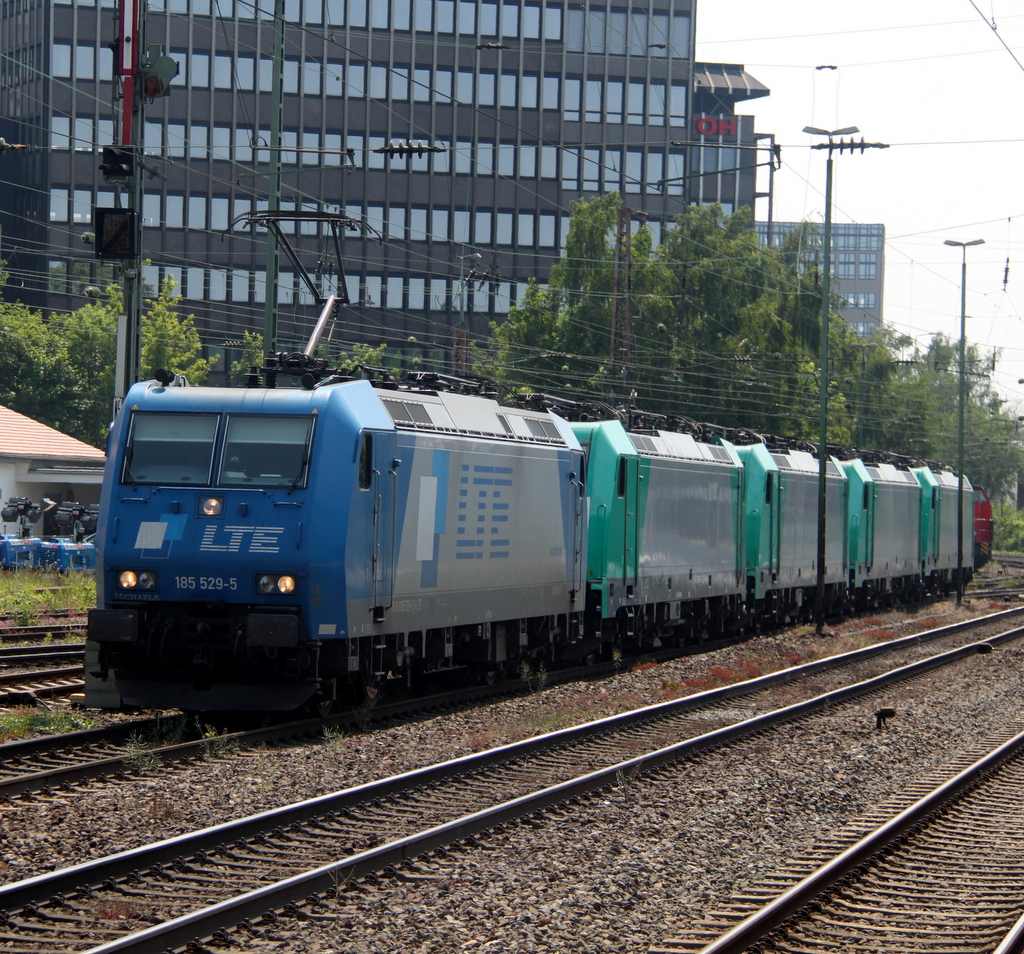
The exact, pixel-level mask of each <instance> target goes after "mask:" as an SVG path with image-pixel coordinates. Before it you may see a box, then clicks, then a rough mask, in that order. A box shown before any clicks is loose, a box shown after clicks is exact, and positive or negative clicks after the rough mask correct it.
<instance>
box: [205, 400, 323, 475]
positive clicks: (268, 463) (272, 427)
mask: <svg viewBox="0 0 1024 954" xmlns="http://www.w3.org/2000/svg"><path fill="white" fill-rule="evenodd" d="M312 433H313V418H311V417H263V416H257V415H242V414H232V415H231V416H230V417H229V418H228V427H227V435H226V436H225V438H224V455H223V458H222V459H221V465H220V479H219V480H218V481H217V483H218V484H219V485H220V486H221V487H250V486H252V487H287V488H288V489H289V490H296V489H299V488H303V487H305V486H306V478H307V476H308V473H309V445H310V438H311V436H312Z"/></svg>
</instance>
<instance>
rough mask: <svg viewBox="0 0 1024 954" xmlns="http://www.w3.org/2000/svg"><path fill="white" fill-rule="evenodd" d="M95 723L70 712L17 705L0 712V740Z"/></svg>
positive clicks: (89, 725) (75, 729) (72, 729)
mask: <svg viewBox="0 0 1024 954" xmlns="http://www.w3.org/2000/svg"><path fill="white" fill-rule="evenodd" d="M95 724H96V723H95V722H93V720H92V719H87V718H84V717H82V716H80V715H77V714H75V713H72V712H67V711H65V710H62V709H55V710H53V711H52V712H48V711H45V710H43V709H30V708H28V707H19V708H17V709H12V710H11V711H10V712H3V713H0V742H13V741H15V740H17V739H28V738H32V737H33V736H37V735H54V734H58V733H61V732H75V731H77V730H78V729H91V728H92V727H93V726H94V725H95Z"/></svg>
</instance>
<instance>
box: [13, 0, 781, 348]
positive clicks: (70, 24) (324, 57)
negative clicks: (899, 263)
mask: <svg viewBox="0 0 1024 954" xmlns="http://www.w3.org/2000/svg"><path fill="white" fill-rule="evenodd" d="M694 7H695V0H649V2H645V3H640V2H632V3H630V2H625V3H622V4H621V5H617V4H614V3H613V2H611V0H609V2H608V3H607V5H605V4H600V5H598V4H588V5H586V6H580V5H566V4H565V3H564V2H556V0H541V2H524V0H518V2H501V0H376V2H369V0H286V2H285V4H284V14H285V15H284V21H285V22H284V59H283V63H282V83H283V96H284V123H283V133H282V152H281V159H282V163H283V167H282V168H283V175H282V183H283V185H282V192H281V196H280V200H279V207H280V208H282V209H285V210H295V211H297V212H300V211H304V210H311V211H320V212H323V211H327V212H335V213H344V214H347V215H349V216H352V217H353V218H359V219H365V220H366V221H367V222H368V223H369V224H370V225H371V226H373V228H374V229H376V230H377V231H378V232H379V233H380V240H379V241H378V240H374V239H371V238H364V237H359V236H350V237H347V238H345V240H344V242H343V250H344V256H345V275H346V279H347V288H348V293H349V296H350V298H351V303H350V304H349V305H346V306H344V307H343V308H342V309H341V315H340V320H339V322H338V324H337V326H336V329H335V332H334V337H335V340H336V341H345V342H349V341H357V340H358V341H364V342H367V343H370V344H376V343H379V342H382V341H384V342H387V343H388V345H389V348H390V350H391V351H392V352H400V353H403V354H404V355H406V356H414V355H420V356H422V357H424V358H426V359H428V360H430V361H432V362H435V363H437V364H441V363H443V362H446V361H448V360H449V359H450V356H451V353H452V349H453V344H454V341H455V338H456V333H455V329H456V327H457V326H460V325H463V324H464V325H465V326H467V327H468V329H469V332H470V334H473V335H480V334H485V333H486V331H487V329H488V326H489V323H490V322H491V321H494V320H500V318H501V316H502V315H503V314H506V313H507V312H508V309H509V307H510V306H511V305H512V304H514V303H515V302H516V301H517V299H518V296H519V295H520V294H521V293H522V290H523V288H524V287H525V285H526V283H527V281H528V280H529V279H531V278H536V279H537V280H538V281H540V282H544V281H545V280H546V278H547V275H548V272H549V269H550V267H551V264H552V263H553V262H554V261H555V260H556V259H557V257H558V254H559V249H560V246H561V244H562V242H563V240H564V238H565V234H566V230H567V226H568V216H569V209H570V205H571V203H572V201H573V200H575V199H577V198H580V197H584V198H593V197H596V196H599V195H602V194H604V193H607V192H609V191H612V190H618V191H619V192H620V193H621V194H622V197H623V202H624V203H625V205H627V206H628V207H629V208H631V209H633V210H634V211H635V212H636V213H637V214H638V215H637V221H639V218H640V216H641V214H642V215H644V216H646V219H647V221H648V222H649V223H650V225H651V227H652V228H653V229H654V231H655V237H656V238H657V234H658V232H659V230H660V229H661V228H663V227H664V225H665V223H666V222H669V221H671V219H672V217H673V216H674V215H676V214H677V213H678V212H680V211H681V210H682V209H683V208H684V207H685V206H686V205H687V204H691V203H700V202H721V203H722V204H723V206H724V207H725V208H726V209H727V210H732V209H734V208H737V207H738V206H740V205H744V204H746V205H751V206H752V205H753V204H754V199H755V191H756V182H755V180H756V175H755V166H756V162H753V161H751V159H752V157H753V156H755V155H756V146H757V143H758V139H757V137H756V136H755V133H754V121H753V118H752V117H750V116H738V115H736V114H735V112H734V109H735V105H736V104H737V103H738V102H740V101H743V100H747V99H751V98H754V97H757V96H763V95H766V94H767V93H768V90H767V89H766V88H765V87H763V86H762V85H761V84H760V83H758V82H757V81H756V80H755V79H754V78H753V77H751V76H750V75H749V74H747V73H746V72H745V71H744V70H743V69H742V67H739V66H734V65H730V64H694V60H693V49H694V38H693V14H694ZM2 11H3V20H2V25H0V46H2V61H0V72H2V76H0V79H2V90H0V135H3V136H4V137H5V138H6V139H7V141H8V142H12V143H13V142H17V143H24V144H26V145H29V146H31V147H32V148H31V149H26V150H18V151H17V152H13V151H12V152H9V153H8V154H7V155H5V156H4V158H3V159H2V160H0V161H2V167H0V175H2V177H3V178H4V179H5V180H7V181H8V182H10V183H13V184H15V185H16V186H18V189H17V191H16V193H15V198H14V201H13V202H12V203H8V204H7V207H6V209H5V210H4V212H3V214H2V220H0V221H2V225H3V239H2V241H3V246H2V253H0V254H2V255H3V257H4V258H7V259H8V260H9V262H10V268H11V272H12V282H11V289H10V293H11V294H12V295H14V296H17V297H19V298H21V300H23V301H25V302H27V303H30V304H33V305H36V306H39V307H43V308H46V309H48V310H50V309H52V310H56V311H67V310H71V309H74V308H77V307H80V306H81V305H82V304H83V303H84V302H85V298H84V297H83V294H84V289H85V288H86V287H87V286H88V285H93V284H102V283H103V282H104V281H105V280H106V279H107V277H108V275H109V269H107V270H106V272H105V271H104V268H103V267H101V266H99V265H98V263H96V262H95V261H94V259H93V258H92V255H91V250H90V248H89V247H88V246H87V245H85V244H83V242H82V240H81V236H82V234H83V233H85V232H88V231H90V230H91V227H92V222H91V217H92V209H93V207H94V205H99V206H109V205H112V204H113V201H112V199H113V195H112V192H111V188H112V187H111V186H109V185H107V184H105V183H104V181H103V178H102V176H101V175H100V173H99V171H98V164H99V151H100V149H101V148H102V146H104V145H109V144H111V143H113V142H114V141H115V116H116V115H118V110H119V105H120V104H119V103H118V104H114V102H113V95H114V85H113V84H112V82H111V77H112V72H113V53H112V52H111V47H110V44H111V42H112V41H114V40H115V39H116V35H117V4H116V3H115V2H114V0H75V2H74V3H69V2H61V0H57V2H53V0H46V2H43V0H2ZM273 14H274V2H273V0H248V2H243V0H151V2H150V3H149V8H148V15H147V18H146V36H145V41H146V43H147V44H152V45H158V46H160V47H162V49H163V50H164V51H166V52H167V53H168V54H169V55H170V56H171V57H173V58H174V59H175V60H176V61H177V62H178V63H179V65H180V73H179V75H178V77H177V78H176V79H175V80H174V83H173V85H172V91H171V94H170V96H168V97H166V98H158V99H156V100H155V101H154V102H152V103H146V105H145V107H144V117H145V151H146V159H145V170H146V173H145V174H146V178H145V186H144V188H145V196H144V201H143V207H142V210H141V212H142V217H143V226H144V228H143V256H144V258H145V259H147V260H148V262H149V264H147V265H146V267H145V272H144V274H145V278H146V280H147V283H148V285H149V286H150V287H152V288H155V287H156V286H157V285H158V283H159V282H160V281H161V280H163V279H164V278H166V277H171V278H173V279H174V280H175V282H177V284H178V286H179V290H180V292H181V293H182V294H183V295H184V302H183V306H182V307H183V310H184V311H185V312H186V313H192V314H194V315H195V316H196V319H197V322H196V325H197V328H198V329H199V331H200V334H201V336H202V338H203V341H204V343H205V345H206V346H207V350H208V352H210V353H218V352H220V353H222V354H223V357H224V358H225V359H226V361H227V362H230V360H231V359H232V358H233V357H235V355H236V350H235V349H237V347H238V342H239V339H240V337H241V335H242V333H243V332H244V331H245V330H247V329H251V330H256V331H259V330H261V329H262V324H263V314H264V308H265V304H264V303H265V301H266V297H267V295H268V293H271V292H268V289H267V280H266V234H265V233H262V232H258V231H257V232H253V231H251V230H250V229H248V228H247V227H244V226H233V225H232V223H233V222H234V221H235V219H236V218H237V217H238V216H240V215H241V214H243V213H245V212H249V211H256V210H260V209H265V208H267V207H268V203H270V204H271V207H273V206H275V205H278V203H277V202H276V201H275V202H271V200H270V196H269V189H270V180H269V176H268V173H269V170H270V162H269V160H270V152H269V148H268V147H269V145H270V128H271V115H272V108H273V103H272V97H271V89H272V80H273V73H274V60H273V49H274V32H275V30H274V17H273ZM397 140H407V141H422V142H426V143H429V144H432V145H440V146H443V147H445V148H444V151H442V152H437V153H432V154H431V153H427V154H424V155H422V156H411V157H409V158H399V157H390V156H388V155H386V154H384V153H379V152H375V151H374V149H375V148H378V147H381V146H384V145H386V144H388V143H389V142H391V141H397ZM347 150H351V153H348V152H347ZM350 157H351V159H350ZM295 231H297V232H298V233H299V234H295V235H293V236H291V238H292V239H293V240H294V242H295V244H296V246H297V247H298V248H299V249H300V254H301V257H302V263H303V266H304V267H305V268H306V269H307V270H308V272H309V273H310V274H311V275H313V276H314V278H315V280H316V281H317V282H319V283H320V285H321V287H322V288H323V289H324V290H326V291H331V290H333V288H334V287H336V282H337V265H336V262H335V259H334V254H333V244H332V242H331V241H330V240H329V237H328V236H327V235H326V234H323V232H322V231H318V226H317V225H315V224H303V225H301V226H299V227H298V228H297V229H296V230H295ZM290 268H291V266H289V265H288V264H287V261H286V260H285V259H282V270H281V273H280V280H279V282H278V284H277V287H276V289H274V290H273V292H272V294H274V295H275V296H276V301H277V303H278V307H279V327H280V332H279V334H280V340H281V346H282V347H285V348H291V347H294V346H296V345H299V344H301V343H302V342H304V341H305V338H306V336H307V335H308V332H309V329H310V327H311V325H312V322H313V319H314V318H315V314H316V310H315V308H314V307H313V303H312V298H311V296H310V295H309V294H308V292H307V291H305V290H304V288H303V286H302V285H301V284H300V282H299V280H298V276H297V275H296V274H295V273H294V270H293V269H292V270H290ZM474 270H475V271H474ZM471 272H473V273H474V280H473V281H472V282H470V281H468V280H467V279H468V277H469V275H470V274H471ZM481 277H486V279H487V280H486V281H484V282H480V281H479V280H478V279H480V278H481Z"/></svg>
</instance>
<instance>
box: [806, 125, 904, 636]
mask: <svg viewBox="0 0 1024 954" xmlns="http://www.w3.org/2000/svg"><path fill="white" fill-rule="evenodd" d="M804 132H805V133H810V135H812V136H828V142H822V143H815V144H814V145H813V146H811V148H812V149H827V150H828V161H827V162H826V164H825V228H824V233H823V235H822V240H821V258H822V270H821V359H820V360H821V392H820V398H819V403H820V410H821V419H820V421H819V439H818V566H817V571H818V592H817V605H816V607H815V631H816V633H817V635H819V636H821V635H823V634H824V631H825V509H826V508H825V488H826V486H827V484H826V479H825V476H826V473H827V469H828V318H829V297H830V294H831V287H830V286H831V279H832V153H833V151H838V152H844V151H845V150H846V149H849V150H850V152H853V151H854V150H855V149H860V151H861V152H863V151H864V150H865V149H888V148H889V147H888V145H886V144H885V143H880V142H864V140H863V139H861V141H860V142H859V143H855V142H853V140H850V141H848V142H844V141H842V140H839V141H838V142H837V141H836V140H835V138H834V137H836V136H852V135H853V134H854V133H858V132H860V130H859V129H858V128H857V127H856V126H844V127H843V128H842V129H819V128H818V127H817V126H804Z"/></svg>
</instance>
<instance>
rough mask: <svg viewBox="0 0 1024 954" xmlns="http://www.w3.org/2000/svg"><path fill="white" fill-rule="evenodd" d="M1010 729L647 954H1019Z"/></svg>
mask: <svg viewBox="0 0 1024 954" xmlns="http://www.w3.org/2000/svg"><path fill="white" fill-rule="evenodd" d="M1021 730H1024V724H1021V723H1016V724H1015V726H1014V731H1016V732H1017V734H1016V735H1014V736H1013V737H1012V738H1010V739H1009V740H1007V739H1005V738H1000V739H996V740H992V741H990V742H989V746H990V751H988V752H986V753H985V754H984V755H982V756H981V757H977V755H975V756H972V757H969V758H968V757H962V758H961V759H959V760H958V761H959V762H960V763H961V764H959V765H957V766H956V769H955V770H954V773H953V774H952V776H951V777H946V778H943V779H941V780H936V779H933V780H932V781H931V783H930V784H922V785H919V786H915V789H920V791H917V790H915V791H914V792H912V793H911V794H910V795H909V796H908V798H909V800H911V801H912V804H910V805H906V804H905V802H906V801H907V800H908V799H907V798H905V799H903V800H902V801H903V802H904V805H903V806H901V810H899V811H898V812H897V813H896V814H895V815H894V816H893V817H885V815H884V814H883V813H881V812H880V813H878V817H877V818H876V819H874V820H873V821H874V824H876V825H877V827H874V828H873V830H872V829H871V827H868V829H867V830H866V831H865V830H864V826H862V825H858V826H857V827H856V828H854V827H852V826H851V827H850V828H849V829H848V830H847V831H846V832H844V833H842V835H841V837H840V838H839V839H838V840H839V841H840V842H841V844H840V846H839V847H838V849H837V847H836V846H835V844H834V843H833V844H830V845H824V846H821V848H820V849H819V850H818V851H817V852H815V853H813V854H809V855H808V856H805V857H804V858H803V859H801V861H800V863H799V864H796V865H794V866H792V867H791V869H790V870H788V871H781V872H778V873H777V874H776V875H774V876H773V878H772V879H771V880H769V881H768V882H765V883H762V884H760V885H757V886H755V887H752V888H750V889H748V890H747V891H745V892H743V894H742V895H740V896H739V897H737V898H736V899H734V903H733V905H731V908H732V910H731V912H723V913H720V914H719V915H717V916H716V917H715V918H713V919H709V921H710V923H708V922H706V923H705V924H703V925H702V926H701V928H700V929H699V930H697V931H694V932H693V934H692V935H690V936H688V937H680V938H673V939H670V940H668V941H665V942H664V943H663V944H661V945H659V946H655V947H654V948H652V949H651V950H652V954H695V952H700V954H743V952H746V951H757V952H762V951H765V950H772V951H779V952H800V954H815V952H822V954H825V952H834V951H841V950H851V949H856V950H864V951H868V950H870V951H885V952H886V954H918V952H924V951H949V950H956V951H957V952H958V954H971V952H977V954H991V952H993V951H997V952H1000V954H1010V952H1017V951H1020V950H1021V944H1022V940H1024V865H1022V864H1021V856H1022V851H1021V847H1020V845H1021V838H1022V836H1024V803H1022V802H1021V799H1020V791H1021V787H1022V785H1024V731H1021ZM932 785H934V788H932ZM929 789H931V790H929ZM843 842H845V843H843ZM716 922H717V923H716Z"/></svg>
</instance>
